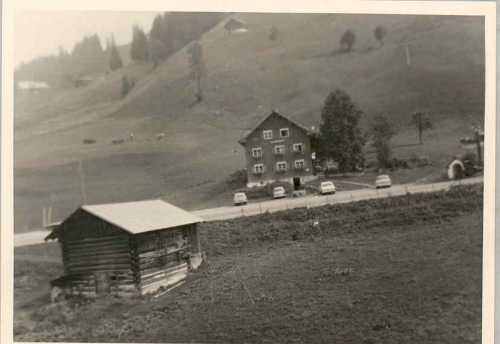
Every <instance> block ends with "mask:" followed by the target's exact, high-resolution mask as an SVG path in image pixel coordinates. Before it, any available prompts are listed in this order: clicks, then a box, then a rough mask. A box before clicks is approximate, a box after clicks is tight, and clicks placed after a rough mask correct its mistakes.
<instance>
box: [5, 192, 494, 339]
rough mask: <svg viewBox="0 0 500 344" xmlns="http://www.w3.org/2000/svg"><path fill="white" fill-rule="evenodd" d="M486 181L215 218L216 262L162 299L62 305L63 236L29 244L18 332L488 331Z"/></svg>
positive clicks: (425, 335)
mask: <svg viewBox="0 0 500 344" xmlns="http://www.w3.org/2000/svg"><path fill="white" fill-rule="evenodd" d="M483 187H484V186H483V185H472V186H457V187H454V188H452V189H451V190H450V191H448V192H444V191H443V192H438V193H431V194H419V195H407V196H402V197H394V198H388V199H379V200H370V201H363V202H359V203H356V204H339V205H330V206H324V207H318V208H313V209H306V208H302V209H294V210H288V211H283V212H277V213H273V214H263V215H259V216H252V217H242V218H238V219H233V220H228V221H218V222H210V223H205V224H203V225H202V226H201V227H200V230H201V232H200V233H201V246H202V247H203V250H204V251H205V252H206V253H207V261H206V262H205V264H204V265H203V267H202V268H201V270H199V271H196V272H194V273H192V274H190V276H189V277H188V280H187V281H186V283H185V284H184V285H181V286H179V287H178V288H177V289H174V290H172V291H170V292H169V293H168V294H165V295H164V296H162V297H161V298H159V299H149V298H147V297H142V298H137V299H126V298H115V297H102V298H99V299H97V300H95V302H90V303H88V302H84V300H80V299H75V300H72V301H68V302H63V303H61V304H59V305H54V306H51V305H49V302H50V301H49V280H50V279H51V278H56V277H58V276H59V275H60V274H61V273H62V265H61V264H55V263H50V262H47V261H48V260H49V259H48V258H47V257H53V258H58V257H60V253H59V248H58V247H57V245H55V244H49V245H41V246H34V247H29V248H28V247H26V248H16V249H15V257H20V258H22V259H23V260H16V261H15V276H14V283H15V293H14V324H15V327H14V336H15V337H14V339H15V340H16V341H67V342H75V341H76V342H86V341H90V342H186V343H187V342H211V343H241V342H252V343H261V342H272V343H291V342H297V343H332V342H341V343H380V342H383V343H450V344H452V343H453V344H454V343H477V342H479V341H480V339H481V278H482V268H481V264H482V202H483V198H482V197H483ZM316 221H317V222H318V225H317V226H315V225H314V222H316ZM27 254H29V255H32V256H33V255H39V256H40V257H43V258H44V259H40V261H39V262H35V263H33V262H27V261H26V255H27ZM464 276H466V277H464Z"/></svg>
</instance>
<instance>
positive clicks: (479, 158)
mask: <svg viewBox="0 0 500 344" xmlns="http://www.w3.org/2000/svg"><path fill="white" fill-rule="evenodd" d="M474 130H475V131H476V145H477V166H478V168H479V169H483V157H482V154H481V140H480V139H479V131H480V127H474Z"/></svg>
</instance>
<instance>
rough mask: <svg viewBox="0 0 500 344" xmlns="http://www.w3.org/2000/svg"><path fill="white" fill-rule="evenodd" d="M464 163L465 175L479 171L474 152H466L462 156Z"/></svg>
mask: <svg viewBox="0 0 500 344" xmlns="http://www.w3.org/2000/svg"><path fill="white" fill-rule="evenodd" d="M460 160H461V161H462V162H463V164H464V171H463V173H464V175H465V176H470V175H473V174H474V173H476V172H477V170H478V169H477V157H476V154H474V153H466V154H465V155H464V156H462V157H461V158H460Z"/></svg>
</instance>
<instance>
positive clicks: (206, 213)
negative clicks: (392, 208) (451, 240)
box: [14, 177, 483, 247]
mask: <svg viewBox="0 0 500 344" xmlns="http://www.w3.org/2000/svg"><path fill="white" fill-rule="evenodd" d="M481 182H483V177H476V178H470V179H464V180H461V181H459V182H458V181H454V182H441V183H435V184H408V185H393V186H392V187H391V188H388V189H379V190H376V189H361V190H352V191H343V192H337V193H336V194H335V195H330V196H316V195H309V196H305V197H299V198H284V199H277V200H267V201H263V202H255V203H249V204H247V205H244V206H239V207H234V206H228V207H220V208H212V209H203V210H197V211H193V212H192V213H193V214H195V215H197V216H199V217H201V218H203V219H205V220H206V221H214V220H224V219H232V218H235V217H238V216H242V215H244V216H248V215H256V214H260V213H264V212H266V211H269V212H275V211H280V210H286V209H292V208H300V207H317V206H321V205H325V204H335V203H348V202H356V201H361V200H366V199H373V198H383V197H391V196H400V195H404V194H406V193H407V192H408V193H419V192H433V191H439V190H447V189H449V188H450V187H451V186H452V185H457V184H459V183H460V184H474V183H481ZM48 234H49V231H47V230H43V231H34V232H28V233H23V234H16V235H14V247H19V246H28V245H35V244H41V243H44V240H43V239H44V238H45V237H46V236H47V235H48Z"/></svg>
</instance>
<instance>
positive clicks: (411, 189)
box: [192, 177, 483, 221]
mask: <svg viewBox="0 0 500 344" xmlns="http://www.w3.org/2000/svg"><path fill="white" fill-rule="evenodd" d="M480 182H483V177H476V178H470V179H464V180H461V181H450V182H441V183H435V184H408V185H393V186H392V187H391V188H387V189H379V190H376V189H374V188H373V189H361V190H352V191H344V192H337V193H336V194H335V195H330V196H316V195H309V196H306V197H299V198H284V199H276V200H268V201H264V202H260V203H249V204H247V205H244V206H238V207H235V206H228V207H221V208H212V209H204V210H198V211H193V212H192V213H193V214H194V215H197V216H199V217H201V218H203V219H205V220H206V221H213V220H223V219H231V218H235V217H238V216H242V215H256V214H260V213H264V212H266V211H269V212H275V211H280V210H286V209H292V208H299V207H317V206H321V205H325V204H335V203H348V202H356V201H361V200H366V199H373V198H383V197H390V196H401V195H404V194H406V193H407V192H408V193H420V192H433V191H439V190H447V189H449V188H450V187H451V186H452V185H456V184H458V183H460V184H474V183H480Z"/></svg>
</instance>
